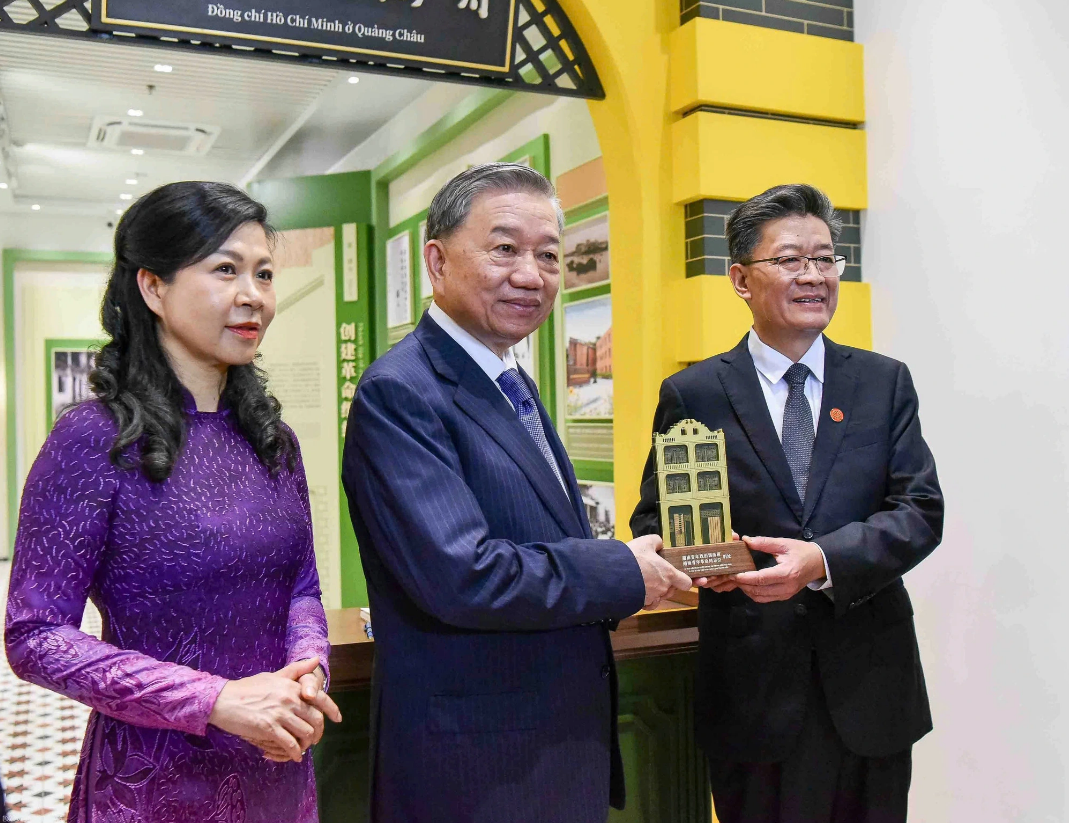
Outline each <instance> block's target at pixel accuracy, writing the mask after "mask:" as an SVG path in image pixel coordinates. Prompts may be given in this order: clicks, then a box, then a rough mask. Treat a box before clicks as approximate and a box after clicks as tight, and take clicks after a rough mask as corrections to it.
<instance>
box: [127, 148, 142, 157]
mask: <svg viewBox="0 0 1069 823" xmlns="http://www.w3.org/2000/svg"><path fill="white" fill-rule="evenodd" d="M144 153H145V150H144V149H130V154H136V155H138V156H140V155H142V154H144Z"/></svg>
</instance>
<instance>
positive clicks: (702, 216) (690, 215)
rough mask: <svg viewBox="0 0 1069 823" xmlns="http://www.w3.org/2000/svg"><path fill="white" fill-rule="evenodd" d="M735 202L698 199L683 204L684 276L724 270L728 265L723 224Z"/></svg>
mask: <svg viewBox="0 0 1069 823" xmlns="http://www.w3.org/2000/svg"><path fill="white" fill-rule="evenodd" d="M738 206H739V204H738V203H732V202H730V201H728V200H699V201H698V202H696V203H688V204H687V205H686V212H685V214H686V218H687V277H695V276H696V275H699V274H727V273H728V269H729V268H730V267H731V261H730V260H729V257H728V240H727V232H726V231H725V224H726V223H727V220H728V217H729V216H730V215H731V213H732V212H733V211H735V209H736V208H738Z"/></svg>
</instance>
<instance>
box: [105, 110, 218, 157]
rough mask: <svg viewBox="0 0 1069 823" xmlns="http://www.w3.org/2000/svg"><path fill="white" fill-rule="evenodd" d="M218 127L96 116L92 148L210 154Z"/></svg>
mask: <svg viewBox="0 0 1069 823" xmlns="http://www.w3.org/2000/svg"><path fill="white" fill-rule="evenodd" d="M218 136H219V127H218V126H199V125H195V124H192V123H168V122H166V121H162V120H143V119H142V118H140V117H138V118H133V117H108V116H107V115H103V114H101V115H97V116H96V117H95V118H93V126H92V128H91V129H90V131H89V144H88V145H89V147H90V148H109V149H127V150H129V149H144V150H145V151H151V152H159V153H166V154H190V155H203V154H207V153H208V149H210V148H211V147H212V143H214V142H215V138H216V137H218Z"/></svg>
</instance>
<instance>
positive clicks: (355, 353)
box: [338, 322, 367, 442]
mask: <svg viewBox="0 0 1069 823" xmlns="http://www.w3.org/2000/svg"><path fill="white" fill-rule="evenodd" d="M338 341H339V342H338V369H339V371H340V373H341V379H340V380H339V381H338V382H339V389H338V392H339V395H340V398H339V401H338V417H339V419H340V425H341V430H340V431H341V439H342V441H343V442H344V440H345V427H346V422H347V421H348V419H349V408H350V406H352V404H353V398H354V397H356V386H357V382H358V381H359V380H360V375H361V374H362V373H363V371H364V366H365V365H366V363H367V359H366V358H367V350H366V346H365V340H364V324H363V323H356V322H353V323H340V324H339V325H338Z"/></svg>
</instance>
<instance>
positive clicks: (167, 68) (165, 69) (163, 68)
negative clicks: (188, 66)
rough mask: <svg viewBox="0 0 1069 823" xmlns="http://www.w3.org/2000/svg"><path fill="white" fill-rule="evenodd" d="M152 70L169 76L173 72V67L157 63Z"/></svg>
mask: <svg viewBox="0 0 1069 823" xmlns="http://www.w3.org/2000/svg"><path fill="white" fill-rule="evenodd" d="M152 68H153V70H154V71H162V72H163V73H164V74H170V73H171V72H172V71H174V66H168V65H167V64H166V63H157V64H156V65H155V66H153V67H152Z"/></svg>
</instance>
